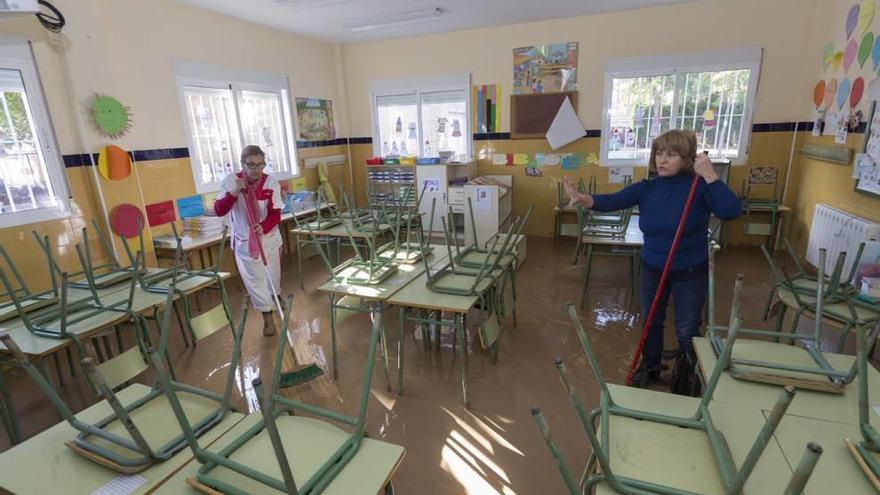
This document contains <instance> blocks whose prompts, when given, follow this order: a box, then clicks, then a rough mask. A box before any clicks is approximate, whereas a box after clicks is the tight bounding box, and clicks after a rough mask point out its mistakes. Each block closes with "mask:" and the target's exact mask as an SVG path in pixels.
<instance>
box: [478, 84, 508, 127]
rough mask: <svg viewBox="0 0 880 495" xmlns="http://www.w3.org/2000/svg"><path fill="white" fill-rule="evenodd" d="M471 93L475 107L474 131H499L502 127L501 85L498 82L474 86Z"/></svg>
mask: <svg viewBox="0 0 880 495" xmlns="http://www.w3.org/2000/svg"><path fill="white" fill-rule="evenodd" d="M471 94H472V101H473V108H474V111H473V128H474V132H478V133H488V132H498V130H499V129H500V128H501V113H500V111H499V108H500V107H499V105H500V103H501V102H500V97H501V89H500V86H499V85H497V84H484V85H482V86H473V88H472V91H471Z"/></svg>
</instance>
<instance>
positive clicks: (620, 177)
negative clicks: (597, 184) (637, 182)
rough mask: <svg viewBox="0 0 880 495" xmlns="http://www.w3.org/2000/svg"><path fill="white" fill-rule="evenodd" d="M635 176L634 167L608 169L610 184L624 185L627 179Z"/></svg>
mask: <svg viewBox="0 0 880 495" xmlns="http://www.w3.org/2000/svg"><path fill="white" fill-rule="evenodd" d="M632 176H633V168H632V167H608V183H609V184H623V183H624V182H626V178H627V177H632Z"/></svg>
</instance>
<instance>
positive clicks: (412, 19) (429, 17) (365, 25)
mask: <svg viewBox="0 0 880 495" xmlns="http://www.w3.org/2000/svg"><path fill="white" fill-rule="evenodd" d="M441 15H443V10H442V9H441V8H440V7H428V8H421V9H412V10H401V11H398V12H389V13H387V14H382V15H377V16H372V17H369V18H364V19H358V20H355V21H351V22H348V23H346V24H344V25H343V27H344V28H346V29H348V30H349V31H353V32H357V31H371V30H373V29H379V28H385V27H392V26H402V25H405V24H415V23H418V22H427V21H433V20H437V19H438V18H439V17H440V16H441Z"/></svg>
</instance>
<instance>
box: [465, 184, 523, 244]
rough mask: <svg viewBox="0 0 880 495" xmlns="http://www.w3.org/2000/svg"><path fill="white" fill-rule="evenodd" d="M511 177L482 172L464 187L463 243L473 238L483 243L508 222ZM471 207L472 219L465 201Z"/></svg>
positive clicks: (510, 211)
mask: <svg viewBox="0 0 880 495" xmlns="http://www.w3.org/2000/svg"><path fill="white" fill-rule="evenodd" d="M512 186H513V176H511V175H482V176H480V177H479V178H477V179H476V180H475V181H474V182H470V183H468V184H466V185H465V186H464V208H465V222H464V240H465V245H470V244H472V243H473V242H474V240H475V237H474V236H476V241H477V242H478V243H479V244H480V245H483V244H485V243H486V241H488V240H489V239H490V238H492V237H493V236H495V234H497V233H498V232H499V231H501V230H506V226H507V225H509V224H510V221H511V213H512V210H513V187H512ZM468 200H470V204H471V205H472V206H473V209H474V220H473V222H471V219H470V217H469V215H470V214H469V213H468V212H467V204H468Z"/></svg>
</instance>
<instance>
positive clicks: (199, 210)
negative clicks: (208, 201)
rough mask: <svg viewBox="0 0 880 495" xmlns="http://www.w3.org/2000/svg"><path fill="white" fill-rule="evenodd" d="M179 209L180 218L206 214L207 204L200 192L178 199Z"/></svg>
mask: <svg viewBox="0 0 880 495" xmlns="http://www.w3.org/2000/svg"><path fill="white" fill-rule="evenodd" d="M177 211H178V212H180V218H190V217H199V216H202V215H204V214H205V205H204V203H202V197H201V196H200V195H198V194H196V195H195V196H187V197H185V198H178V199H177Z"/></svg>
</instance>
